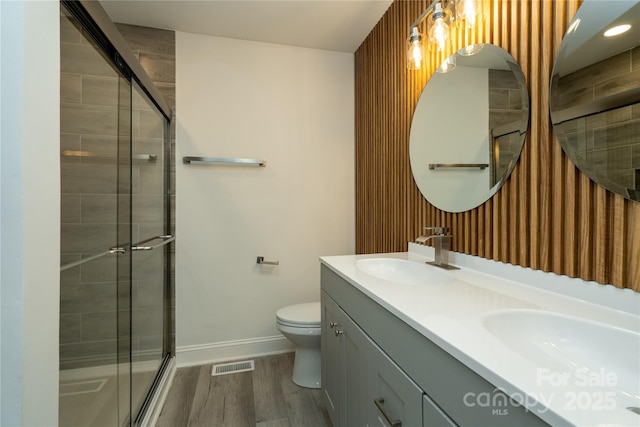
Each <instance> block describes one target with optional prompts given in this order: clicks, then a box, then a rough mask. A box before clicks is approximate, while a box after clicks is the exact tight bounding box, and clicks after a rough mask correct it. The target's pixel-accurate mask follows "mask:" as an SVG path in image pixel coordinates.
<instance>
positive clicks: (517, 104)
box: [509, 90, 522, 110]
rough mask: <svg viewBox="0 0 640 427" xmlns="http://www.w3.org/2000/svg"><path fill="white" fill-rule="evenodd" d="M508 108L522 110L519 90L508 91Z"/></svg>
mask: <svg viewBox="0 0 640 427" xmlns="http://www.w3.org/2000/svg"><path fill="white" fill-rule="evenodd" d="M509 108H510V109H511V110H522V91H521V90H510V91H509Z"/></svg>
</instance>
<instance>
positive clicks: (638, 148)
mask: <svg viewBox="0 0 640 427" xmlns="http://www.w3.org/2000/svg"><path fill="white" fill-rule="evenodd" d="M631 167H632V168H634V169H639V168H640V144H635V145H633V146H632V147H631ZM639 184H640V183H639Z"/></svg>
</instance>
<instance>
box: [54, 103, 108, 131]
mask: <svg viewBox="0 0 640 427" xmlns="http://www.w3.org/2000/svg"><path fill="white" fill-rule="evenodd" d="M60 131H61V132H65V133H81V134H93V135H117V134H118V109H117V108H110V107H102V106H93V105H76V104H64V103H63V104H61V105H60Z"/></svg>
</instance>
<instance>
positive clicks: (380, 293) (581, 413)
mask: <svg viewBox="0 0 640 427" xmlns="http://www.w3.org/2000/svg"><path fill="white" fill-rule="evenodd" d="M410 247H411V245H410ZM364 258H400V259H406V260H413V261H416V262H420V263H424V262H425V261H427V260H430V259H429V258H428V257H425V256H422V255H420V254H416V253H415V252H413V251H412V252H399V253H387V254H372V255H344V256H328V257H322V258H321V262H322V263H323V264H324V265H326V266H327V267H329V268H330V269H331V270H333V271H334V272H336V273H337V274H338V275H340V276H341V277H343V278H344V279H345V280H347V281H348V282H349V283H350V284H352V285H353V286H355V287H356V288H357V289H359V290H361V291H362V292H363V293H365V294H366V295H367V296H369V297H370V298H372V299H373V300H374V301H376V302H377V303H378V304H380V305H381V306H383V307H384V308H386V309H387V310H389V311H390V312H391V313H393V314H394V315H395V316H397V317H398V318H400V319H401V320H403V321H404V322H405V323H407V324H408V325H409V326H411V327H412V328H414V329H415V330H416V331H418V332H419V333H421V334H422V335H424V336H425V337H426V338H428V339H430V340H431V341H433V342H434V343H436V344H437V345H439V346H440V347H442V348H443V349H444V350H446V351H447V352H448V353H449V354H451V355H452V356H453V357H455V358H456V359H458V360H459V361H460V362H462V363H463V364H465V365H466V366H468V367H469V368H471V369H472V370H473V371H475V372H476V373H477V374H479V375H480V376H482V377H483V378H485V379H486V380H487V381H489V382H490V383H492V384H494V385H495V386H496V387H498V388H500V389H502V390H503V391H504V392H506V393H507V394H508V395H509V396H511V397H512V398H513V399H514V400H516V401H518V402H520V403H522V404H523V405H524V406H525V407H527V408H528V409H529V410H531V411H533V412H534V413H536V414H537V415H538V416H539V417H540V418H541V419H543V420H544V421H546V422H547V423H549V424H551V425H566V424H567V423H569V424H573V425H577V426H592V425H618V426H640V415H639V414H635V413H633V412H631V411H629V410H627V409H626V407H628V406H633V407H640V378H635V379H634V378H628V375H627V376H626V377H625V378H621V379H619V380H618V379H617V376H618V373H617V372H616V371H615V368H614V367H611V368H608V367H605V368H603V369H601V370H600V372H597V373H596V372H585V371H584V370H580V369H577V368H576V369H568V368H567V367H561V366H560V367H559V365H556V366H549V367H547V366H540V364H539V363H536V361H535V360H534V359H532V358H528V357H525V356H524V355H522V354H521V352H518V351H515V350H513V349H512V348H511V347H509V346H508V345H506V344H505V343H503V342H502V341H500V340H499V339H498V338H496V337H495V336H494V335H493V334H492V333H490V332H489V331H488V330H487V329H486V328H485V327H484V326H483V319H484V318H485V316H486V315H487V313H490V312H494V311H496V310H510V309H530V310H543V311H549V312H553V313H558V314H560V315H569V316H575V317H577V318H580V319H585V320H587V321H594V322H599V323H603V324H606V325H609V326H613V327H616V328H622V329H625V330H628V331H632V332H633V333H637V334H640V294H638V293H637V292H633V291H629V290H624V291H623V290H620V289H613V290H612V289H606V288H612V287H606V286H601V285H597V287H600V288H602V290H600V289H597V287H596V289H595V291H593V290H591V291H590V292H592V294H591V295H590V298H589V299H590V300H592V301H593V300H594V299H596V300H598V295H597V293H598V292H601V293H602V294H603V295H604V294H606V296H605V298H603V300H610V299H613V300H615V299H616V298H618V299H624V301H622V303H623V304H622V305H626V307H630V309H627V310H626V311H625V310H620V309H617V308H611V306H604V305H601V304H596V303H594V302H590V301H588V300H583V299H578V298H576V297H575V294H576V291H575V290H572V291H571V292H573V295H572V296H567V295H564V294H563V293H559V292H552V291H550V290H549V289H550V288H551V289H552V288H553V286H548V284H547V286H546V287H545V289H542V288H540V287H537V286H536V287H534V286H530V285H525V284H522V283H519V282H514V281H512V280H507V279H504V278H501V277H497V276H494V275H489V274H486V273H482V272H480V271H478V270H472V269H470V268H462V269H460V270H454V271H449V272H448V273H449V274H451V275H452V276H453V278H454V279H455V280H454V281H453V282H451V283H447V284H443V285H403V284H397V283H392V282H389V281H385V280H381V279H378V278H376V277H373V276H371V275H369V274H367V273H364V272H362V271H360V270H359V269H358V268H357V267H356V261H357V260H360V259H364ZM485 261H486V263H494V262H493V261H488V260H483V261H482V262H485ZM496 264H500V263H496ZM501 265H504V264H501ZM508 267H509V268H518V267H513V266H508ZM431 268H437V267H431ZM545 274H547V273H545ZM548 275H549V276H550V277H549V278H548V279H550V280H552V281H553V278H554V275H552V274H548ZM509 277H511V276H509ZM555 277H559V276H555ZM545 280H547V279H545ZM618 291H619V292H618ZM593 292H595V293H596V294H595V297H594V295H593ZM586 293H587V292H585V294H586ZM578 294H579V292H578ZM629 299H631V300H632V301H631V303H629ZM614 306H615V304H614ZM636 307H637V308H638V310H637V311H636V309H635V308H636ZM639 343H640V341H639ZM605 351H610V352H614V353H615V352H616V349H615V348H609V349H605ZM632 356H633V357H635V360H638V363H639V364H640V345H639V346H638V349H637V356H636V355H632ZM629 384H631V390H633V394H635V395H628V394H627V393H624V392H623V391H622V390H625V391H628V390H629ZM636 384H637V387H635V385H636ZM473 398H474V397H473V396H471V397H470V400H469V403H470V404H474V403H478V404H482V402H481V401H477V402H474V400H473ZM465 403H467V402H465Z"/></svg>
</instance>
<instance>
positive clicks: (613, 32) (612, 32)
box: [604, 24, 631, 37]
mask: <svg viewBox="0 0 640 427" xmlns="http://www.w3.org/2000/svg"><path fill="white" fill-rule="evenodd" d="M630 29H631V25H629V24H623V25H616V26H615V27H611V28H609V29H608V30H607V31H605V32H604V36H605V37H614V36H618V35H620V34H622V33H626V32H627V31H629V30H630Z"/></svg>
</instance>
